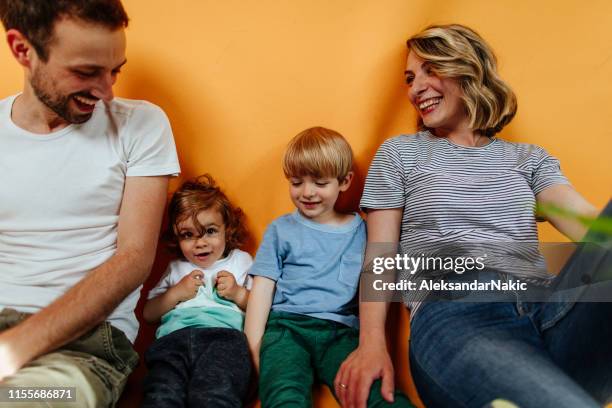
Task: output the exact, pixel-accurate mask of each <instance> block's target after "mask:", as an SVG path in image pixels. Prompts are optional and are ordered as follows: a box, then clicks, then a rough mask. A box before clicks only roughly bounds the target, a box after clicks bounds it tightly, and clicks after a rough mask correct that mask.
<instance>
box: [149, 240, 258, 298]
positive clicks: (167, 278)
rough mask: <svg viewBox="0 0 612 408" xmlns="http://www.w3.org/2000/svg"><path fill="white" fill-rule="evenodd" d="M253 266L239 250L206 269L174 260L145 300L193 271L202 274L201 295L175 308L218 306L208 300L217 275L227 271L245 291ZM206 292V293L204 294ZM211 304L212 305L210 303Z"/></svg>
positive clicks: (157, 294)
mask: <svg viewBox="0 0 612 408" xmlns="http://www.w3.org/2000/svg"><path fill="white" fill-rule="evenodd" d="M251 265H253V258H252V257H251V255H249V254H248V253H247V252H244V251H241V250H240V249H234V250H232V251H231V252H230V253H229V254H228V255H227V256H226V257H225V258H222V259H219V260H218V261H216V262H215V263H213V264H212V265H211V266H210V267H208V268H200V267H199V266H196V265H194V264H192V263H191V262H189V261H184V260H176V261H172V262H170V264H169V265H168V268H167V269H166V272H165V273H164V276H163V277H162V279H161V280H160V281H159V283H158V284H157V285H156V286H155V287H154V288H153V289H151V291H150V292H149V296H148V297H147V299H152V298H154V297H157V296H159V295H161V294H162V293H164V292H166V291H167V290H168V289H170V288H171V287H172V286H174V285H176V284H177V283H179V282H180V280H181V279H183V278H184V277H185V276H187V275H189V274H190V273H191V272H193V271H194V270H196V269H197V270H199V271H202V272H204V287H203V288H200V289H201V291H200V292H202V293H199V295H202V296H196V297H194V298H193V299H189V300H188V301H186V302H181V303H179V304H178V305H177V306H176V307H177V308H183V307H206V306H218V305H217V304H215V303H214V301H212V300H210V299H211V298H212V297H211V296H210V293H211V292H212V288H213V286H214V282H215V279H216V278H217V273H219V272H220V271H228V272H230V273H231V274H232V275H234V278H236V283H238V285H240V286H244V287H246V288H247V289H250V288H251V285H252V279H251V277H250V276H249V275H248V271H249V269H250V268H251ZM204 292H206V293H204ZM211 302H212V303H211Z"/></svg>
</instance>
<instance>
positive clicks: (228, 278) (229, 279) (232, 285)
mask: <svg viewBox="0 0 612 408" xmlns="http://www.w3.org/2000/svg"><path fill="white" fill-rule="evenodd" d="M215 282H216V283H215V285H216V286H217V293H218V294H219V296H221V297H222V298H225V299H229V300H231V301H233V302H235V301H236V295H237V294H238V293H239V292H240V289H242V287H241V286H239V285H238V283H237V282H236V278H235V277H234V275H232V274H231V273H229V272H228V271H220V272H219V273H218V274H217V279H216V281H215Z"/></svg>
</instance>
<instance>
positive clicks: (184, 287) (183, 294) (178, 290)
mask: <svg viewBox="0 0 612 408" xmlns="http://www.w3.org/2000/svg"><path fill="white" fill-rule="evenodd" d="M200 286H204V272H202V271H200V270H197V269H194V270H193V271H191V273H190V274H189V275H185V276H184V277H183V279H181V280H180V281H179V283H177V284H176V285H174V286H173V287H172V288H170V289H169V291H171V292H172V296H173V297H174V298H175V299H176V300H177V301H178V302H185V301H187V300H189V299H193V298H194V297H195V296H196V295H197V294H198V290H200Z"/></svg>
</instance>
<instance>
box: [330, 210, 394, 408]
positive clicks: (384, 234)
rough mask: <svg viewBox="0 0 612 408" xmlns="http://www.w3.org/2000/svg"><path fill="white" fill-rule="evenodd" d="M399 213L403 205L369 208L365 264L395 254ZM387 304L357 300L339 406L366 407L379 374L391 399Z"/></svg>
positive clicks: (339, 387) (338, 380)
mask: <svg viewBox="0 0 612 408" xmlns="http://www.w3.org/2000/svg"><path fill="white" fill-rule="evenodd" d="M402 213H403V209H402V208H395V209H390V210H373V211H370V212H368V216H367V227H368V245H367V248H366V255H365V265H368V264H369V263H370V262H371V260H372V259H373V258H374V257H378V256H394V255H395V251H396V250H397V243H398V242H399V235H400V225H401V221H402ZM390 247H392V248H393V249H392V251H393V253H392V254H389V248H390ZM388 308H389V304H388V303H385V302H363V301H362V302H360V304H359V321H360V332H359V347H357V349H356V350H355V351H353V353H351V354H350V355H349V356H348V357H347V359H346V360H344V363H342V365H341V366H340V370H339V371H338V374H337V375H336V379H335V381H334V386H335V390H336V395H338V397H339V399H340V403H341V404H342V406H348V407H358V408H360V407H364V408H365V406H366V402H367V400H368V395H369V393H370V387H371V385H372V383H373V382H374V381H375V380H376V379H378V378H381V379H382V388H381V393H382V396H383V398H384V399H385V400H387V401H389V402H392V401H393V392H394V389H395V385H394V378H393V364H392V362H391V357H390V356H389V352H388V350H387V342H386V336H385V321H386V318H387V310H388Z"/></svg>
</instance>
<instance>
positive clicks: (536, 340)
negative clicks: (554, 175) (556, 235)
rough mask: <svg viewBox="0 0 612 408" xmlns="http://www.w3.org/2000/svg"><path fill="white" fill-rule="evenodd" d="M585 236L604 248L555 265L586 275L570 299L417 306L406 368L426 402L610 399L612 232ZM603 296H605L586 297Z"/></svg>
mask: <svg viewBox="0 0 612 408" xmlns="http://www.w3.org/2000/svg"><path fill="white" fill-rule="evenodd" d="M604 214H606V215H607V216H610V215H611V214H612V205H608V207H607V208H606V210H605V211H604ZM587 238H592V239H593V240H594V241H598V240H599V242H603V246H602V247H601V248H600V249H599V250H597V251H591V250H589V248H588V246H583V247H579V248H578V250H577V251H576V252H575V253H574V255H573V256H572V257H571V258H570V260H569V261H568V263H567V264H566V266H565V267H564V269H563V271H562V272H561V274H562V276H561V278H562V279H566V280H572V279H573V280H575V281H582V282H584V284H583V287H584V291H583V292H581V293H580V297H578V298H576V299H569V300H558V301H550V302H521V300H520V295H518V294H517V296H516V299H515V301H508V302H497V303H467V302H449V301H447V302H430V303H424V304H423V305H422V306H421V308H420V309H419V310H418V312H417V314H416V315H415V316H414V318H413V321H412V325H411V340H410V366H411V371H412V374H413V378H414V381H415V383H416V385H417V389H418V391H419V395H420V396H421V398H422V400H423V402H424V403H425V405H426V406H427V407H428V408H430V407H444V408H447V407H478V408H482V407H483V406H485V405H486V404H488V403H489V402H490V401H492V400H495V399H498V398H503V399H507V400H510V401H512V402H514V403H516V404H517V405H518V406H520V407H521V408H528V407H537V408H548V407H550V408H552V407H554V408H563V407H567V408H574V407H581V408H586V407H601V406H602V405H604V404H606V403H610V402H612V280H611V272H612V268H611V265H612V261H611V253H610V252H611V251H610V239H611V238H610V237H609V236H601V235H600V236H597V234H593V233H590V236H587ZM602 248H603V250H602ZM606 248H607V249H606ZM489 278H490V277H485V279H489ZM595 291H597V294H594V292H595ZM602 294H603V296H604V298H605V296H607V297H608V301H607V302H605V301H592V300H589V299H594V298H595V299H601V298H602Z"/></svg>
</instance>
